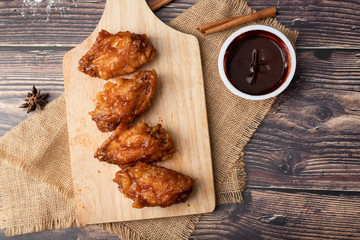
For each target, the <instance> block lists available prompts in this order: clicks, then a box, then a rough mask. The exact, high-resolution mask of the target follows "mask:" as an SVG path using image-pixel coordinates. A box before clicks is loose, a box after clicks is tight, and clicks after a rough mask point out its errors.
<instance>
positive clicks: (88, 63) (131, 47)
mask: <svg viewBox="0 0 360 240" xmlns="http://www.w3.org/2000/svg"><path fill="white" fill-rule="evenodd" d="M154 57H155V49H154V47H153V45H152V43H151V42H150V40H149V38H148V37H147V36H146V35H145V34H142V35H140V34H135V33H130V32H118V33H116V34H111V33H109V32H108V31H106V30H101V31H100V32H99V35H98V37H97V38H96V42H95V43H94V45H93V46H92V47H91V49H90V50H89V51H88V52H87V53H86V54H85V55H84V56H83V57H82V58H81V59H80V61H79V71H81V72H84V73H86V74H88V75H90V76H92V77H101V78H102V79H105V80H108V79H110V78H112V77H115V76H120V75H124V74H129V73H132V72H134V71H135V70H136V69H138V68H140V67H141V66H143V65H144V64H145V63H147V62H149V61H151V60H153V59H154Z"/></svg>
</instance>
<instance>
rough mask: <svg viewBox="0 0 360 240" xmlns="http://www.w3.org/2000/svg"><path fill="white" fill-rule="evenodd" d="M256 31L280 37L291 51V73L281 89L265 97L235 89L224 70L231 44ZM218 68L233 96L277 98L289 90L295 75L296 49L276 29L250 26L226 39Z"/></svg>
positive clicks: (251, 98) (255, 98)
mask: <svg viewBox="0 0 360 240" xmlns="http://www.w3.org/2000/svg"><path fill="white" fill-rule="evenodd" d="M254 30H263V31H266V32H270V33H272V34H274V35H276V36H278V37H279V38H280V39H281V40H282V41H283V42H284V43H285V45H286V47H287V48H288V50H289V55H290V64H291V66H290V71H289V74H288V76H287V78H286V79H285V81H284V82H283V83H282V84H281V86H280V87H279V88H277V89H276V90H275V91H273V92H270V93H267V94H264V95H250V94H247V93H244V92H242V91H240V90H238V89H237V88H235V87H234V86H233V85H232V83H231V82H230V81H229V79H228V78H227V76H226V74H225V68H224V57H225V52H226V50H227V48H228V47H229V45H230V44H231V42H232V41H233V40H234V39H235V38H237V37H238V36H240V35H242V34H244V33H246V32H250V31H254ZM218 68H219V73H220V77H221V79H222V81H223V82H224V84H225V86H226V87H227V88H228V89H229V90H230V91H231V92H232V93H233V94H235V95H237V96H240V97H243V98H246V99H249V100H264V99H268V98H271V97H275V96H276V95H278V94H280V93H281V92H282V91H284V90H285V89H286V88H287V86H289V84H290V82H291V80H292V78H293V77H294V74H295V68H296V54H295V50H294V47H293V46H292V44H291V42H290V41H289V39H288V38H287V37H286V36H285V35H284V34H282V33H281V32H280V31H278V30H276V29H275V28H272V27H268V26H264V25H250V26H247V27H243V28H240V29H239V30H237V31H236V32H234V33H233V34H232V35H231V36H230V37H229V38H228V39H226V41H225V42H224V44H223V45H222V47H221V50H220V54H219V59H218Z"/></svg>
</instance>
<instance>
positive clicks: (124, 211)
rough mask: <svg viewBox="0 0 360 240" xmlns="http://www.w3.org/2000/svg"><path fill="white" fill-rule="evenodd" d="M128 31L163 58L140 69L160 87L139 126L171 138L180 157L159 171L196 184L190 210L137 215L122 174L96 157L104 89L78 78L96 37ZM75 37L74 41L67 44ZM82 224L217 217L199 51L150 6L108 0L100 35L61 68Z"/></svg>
mask: <svg viewBox="0 0 360 240" xmlns="http://www.w3.org/2000/svg"><path fill="white" fill-rule="evenodd" d="M101 29H105V30H107V31H109V32H111V33H117V32H118V31H130V32H134V33H139V34H144V33H145V34H147V35H148V36H149V38H150V40H151V41H152V43H153V45H154V47H155V48H156V50H157V56H156V58H155V60H154V61H152V62H150V63H148V64H146V65H145V66H144V67H143V68H142V69H156V71H157V72H158V83H157V89H156V93H155V96H154V98H153V100H152V105H151V107H150V108H149V109H148V110H147V111H145V113H144V114H143V115H142V116H141V117H140V118H139V119H138V120H142V121H145V122H147V123H149V124H151V125H155V124H157V123H161V124H162V125H163V126H164V128H165V129H166V130H167V131H168V132H169V133H170V134H171V136H172V139H173V143H174V145H175V148H176V153H175V154H174V156H173V157H172V158H170V159H169V160H167V161H164V162H161V163H158V164H159V165H161V166H165V167H167V168H170V169H173V170H175V171H179V172H182V173H184V174H187V175H189V176H191V177H193V178H194V179H195V180H196V183H195V188H194V191H193V193H192V194H191V196H190V198H189V200H188V201H187V202H186V203H182V204H176V205H173V206H171V207H168V208H160V207H152V208H143V209H134V208H132V207H131V204H132V202H133V201H132V200H130V199H127V198H125V197H124V196H123V195H122V194H121V193H120V192H119V191H118V189H117V184H115V183H114V182H113V181H112V179H113V178H114V176H115V172H117V171H118V170H119V168H118V167H117V166H115V165H110V164H107V163H100V162H99V161H98V160H97V159H95V158H94V157H93V155H94V152H95V151H96V149H97V148H98V147H99V146H100V145H101V144H102V143H103V142H104V140H105V139H106V138H107V137H108V136H109V135H110V134H111V133H101V132H100V131H99V130H98V129H97V127H96V124H95V122H93V121H92V120H91V117H90V115H88V112H90V111H92V110H93V109H94V108H95V103H94V99H95V96H96V93H97V92H98V91H101V90H102V89H103V85H104V84H105V82H106V81H104V80H102V79H100V78H92V77H90V76H88V75H86V74H84V73H81V72H79V71H78V69H77V67H78V61H79V59H80V58H81V57H82V56H83V55H84V54H85V53H86V52H87V51H88V50H89V49H90V47H91V46H92V45H93V43H94V41H95V39H96V37H97V35H98V32H99V31H100V30H101ZM69 37H71V36H69ZM63 67H64V81H65V93H66V100H67V118H68V128H69V143H70V155H71V166H72V176H73V179H74V187H75V200H74V201H75V204H76V216H77V219H78V221H79V222H80V223H81V224H84V225H85V224H93V223H102V222H116V221H125V220H135V219H147V218H158V217H170V216H179V215H188V214H197V213H205V212H210V211H213V209H214V207H215V194H214V182H213V173H212V163H211V154H210V144H209V132H208V122H207V115H206V107H205V95H204V85H203V76H202V69H201V60H200V50H199V43H198V41H197V39H196V38H195V37H194V36H191V35H187V34H184V33H181V32H178V31H176V30H174V29H172V28H170V27H169V26H167V25H166V24H164V23H163V22H161V21H160V20H159V19H158V18H157V17H156V16H155V15H154V14H153V12H152V11H151V10H150V9H149V7H148V5H147V3H146V1H145V0H131V1H130V0H108V1H107V2H106V6H105V10H104V13H103V16H102V18H101V20H100V22H99V24H98V26H97V27H96V29H95V30H94V32H93V33H92V34H91V35H90V36H89V37H88V38H87V39H86V40H85V41H84V42H83V43H81V44H80V45H79V46H77V47H76V48H74V49H72V50H71V51H69V52H68V53H66V54H65V56H64V60H63Z"/></svg>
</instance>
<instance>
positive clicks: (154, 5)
mask: <svg viewBox="0 0 360 240" xmlns="http://www.w3.org/2000/svg"><path fill="white" fill-rule="evenodd" d="M172 1H174V0H155V1H153V2H151V3H149V7H150V9H151V10H153V11H155V10H158V9H159V8H161V7H163V6H165V5H166V4H168V3H171V2H172Z"/></svg>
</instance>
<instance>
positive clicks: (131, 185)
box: [114, 162, 194, 208]
mask: <svg viewBox="0 0 360 240" xmlns="http://www.w3.org/2000/svg"><path fill="white" fill-rule="evenodd" d="M114 182H116V183H117V184H119V191H120V192H121V193H123V194H124V195H125V197H127V198H131V199H132V200H134V203H133V204H132V207H133V208H143V207H155V206H160V207H168V206H170V205H172V204H175V203H181V202H185V201H186V200H187V199H188V197H189V195H190V193H191V191H192V189H193V185H194V180H193V179H192V178H191V177H189V176H186V175H184V174H181V173H179V172H175V171H173V170H170V169H167V168H164V167H159V166H155V165H150V164H147V163H143V162H138V163H137V164H136V165H134V166H125V167H122V168H121V170H120V171H118V172H117V173H116V175H115V178H114Z"/></svg>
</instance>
